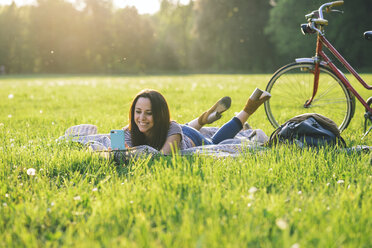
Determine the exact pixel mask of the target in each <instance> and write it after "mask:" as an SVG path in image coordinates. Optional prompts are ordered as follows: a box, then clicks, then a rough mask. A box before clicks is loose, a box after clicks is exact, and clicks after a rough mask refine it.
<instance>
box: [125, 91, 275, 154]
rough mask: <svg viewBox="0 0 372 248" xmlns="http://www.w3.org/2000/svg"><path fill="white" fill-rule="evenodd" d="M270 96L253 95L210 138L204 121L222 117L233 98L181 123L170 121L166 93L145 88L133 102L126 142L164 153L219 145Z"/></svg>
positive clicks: (223, 100)
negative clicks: (254, 98) (205, 132)
mask: <svg viewBox="0 0 372 248" xmlns="http://www.w3.org/2000/svg"><path fill="white" fill-rule="evenodd" d="M270 97H271V96H270V94H269V93H267V92H264V93H262V95H261V96H260V97H258V98H257V100H252V99H251V98H252V97H250V98H249V99H248V101H247V103H246V105H245V107H244V108H243V110H242V111H241V112H240V113H238V114H237V115H236V116H235V117H233V118H232V119H231V120H230V121H228V122H227V123H225V124H224V125H223V126H222V127H221V128H220V129H219V130H218V131H217V132H216V133H215V134H214V135H213V136H212V137H211V139H208V138H206V137H204V136H203V135H202V134H201V133H200V132H199V130H200V129H201V128H202V127H203V126H204V125H205V124H211V123H213V122H214V121H216V120H218V119H220V118H221V113H223V112H224V111H226V110H227V109H228V108H229V107H230V104H231V99H230V97H224V98H221V99H220V100H219V101H218V102H217V103H216V104H214V105H213V107H211V108H210V109H209V110H208V111H206V112H204V113H203V114H202V115H201V116H200V117H199V118H197V119H195V120H193V121H191V122H189V123H187V124H186V125H180V124H178V123H177V122H175V121H171V120H170V113H169V108H168V104H167V101H166V100H165V98H164V97H163V95H161V94H160V93H159V92H157V91H155V90H143V91H141V92H140V93H138V95H137V96H136V97H135V98H134V100H133V102H132V105H131V108H130V112H129V119H130V122H129V126H127V127H124V128H123V129H124V131H125V143H126V145H127V146H128V147H133V146H139V145H149V146H151V147H153V148H155V149H157V150H160V152H162V153H163V154H165V155H168V154H170V153H171V152H172V147H173V149H174V148H177V149H180V150H183V149H187V148H191V147H195V146H201V145H203V144H204V145H211V144H219V143H220V142H222V141H224V140H226V139H231V138H234V137H235V135H236V134H237V133H238V132H239V131H240V130H242V128H243V124H244V123H245V122H246V121H247V119H248V117H249V116H250V115H252V114H253V113H254V112H255V111H256V110H257V108H258V107H259V106H260V105H261V104H262V103H263V102H265V101H266V100H268V99H269V98H270Z"/></svg>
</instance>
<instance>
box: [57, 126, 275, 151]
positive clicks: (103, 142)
mask: <svg viewBox="0 0 372 248" xmlns="http://www.w3.org/2000/svg"><path fill="white" fill-rule="evenodd" d="M217 130H218V127H203V128H201V130H200V132H201V133H202V134H203V135H204V136H205V137H208V138H210V137H212V136H213V134H214V133H215V132H216V131H217ZM58 141H72V142H78V143H80V144H83V145H84V146H86V147H88V148H89V149H91V150H92V151H99V152H104V151H107V150H108V149H109V147H111V140H110V134H98V128H97V126H95V125H92V124H81V125H77V126H72V127H70V128H68V129H67V130H66V132H65V135H63V136H61V137H59V138H58ZM267 141H268V136H267V135H266V134H265V133H264V132H263V131H262V130H260V129H247V130H242V131H240V132H239V133H238V134H237V135H236V136H235V138H234V139H227V140H224V141H223V142H221V143H219V144H216V145H205V146H198V147H193V148H188V149H184V150H181V151H180V154H181V155H193V154H199V155H213V156H218V157H226V156H237V155H239V154H241V153H242V152H244V151H247V150H251V151H252V150H254V151H257V150H262V149H265V148H264V147H263V146H262V145H263V144H264V143H266V142H267ZM113 153H114V156H115V157H117V158H119V157H125V156H128V157H136V156H142V155H145V156H146V155H155V154H160V152H159V151H158V150H156V149H154V148H152V147H150V146H146V145H143V146H137V147H133V148H130V149H127V150H125V151H119V152H116V151H114V152H113Z"/></svg>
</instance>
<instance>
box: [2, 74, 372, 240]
mask: <svg viewBox="0 0 372 248" xmlns="http://www.w3.org/2000/svg"><path fill="white" fill-rule="evenodd" d="M269 77H270V75H249V76H247V75H193V76H151V77H149V76H146V77H103V76H95V77H94V76H91V77H87V76H85V77H82V76H67V77H47V76H44V77H3V78H1V79H0V89H1V90H0V140H1V142H0V246H1V247H55V246H63V247H65V246H68V247H112V246H115V247H197V246H198V247H333V246H336V247H369V246H370V244H371V242H372V240H371V235H370V230H371V228H372V222H371V220H372V216H371V211H370V209H371V208H372V205H371V204H372V201H371V197H372V196H371V192H372V188H371V185H372V184H371V165H370V162H369V161H368V160H369V159H370V154H368V153H357V152H352V151H345V150H334V149H321V150H319V151H315V150H311V149H309V150H298V149H296V148H295V147H285V146H283V147H275V148H270V149H266V150H264V151H260V152H257V151H246V152H245V153H242V154H241V155H240V156H239V157H237V158H223V159H216V158H212V157H203V156H194V157H180V156H170V157H163V158H157V159H154V160H151V159H149V158H143V159H139V160H136V161H132V162H131V163H130V164H128V165H126V166H124V165H119V164H115V163H112V162H111V161H109V160H107V159H104V158H102V157H100V156H99V154H95V153H91V152H90V151H88V150H86V149H84V148H82V147H80V146H77V145H74V144H70V143H65V142H62V143H58V142H56V139H57V138H58V137H59V136H61V135H63V134H64V131H65V130H66V129H67V128H68V127H70V126H72V125H77V124H81V123H91V124H95V125H97V127H98V132H99V133H108V132H109V131H110V129H116V128H120V127H122V126H124V125H126V124H127V114H128V111H129V107H130V101H131V99H132V98H133V96H134V95H135V94H136V93H137V92H138V91H139V90H141V89H143V88H154V89H157V90H160V91H161V92H162V93H164V95H165V97H166V98H167V100H168V103H169V106H170V108H171V113H172V118H173V119H176V120H177V121H179V122H180V123H184V122H186V121H189V120H191V119H193V118H195V116H197V114H198V113H202V112H203V111H205V109H207V108H209V107H210V106H211V104H213V103H214V102H215V101H216V100H217V99H219V98H220V97H222V96H224V95H230V96H231V97H232V99H233V102H232V106H231V109H230V110H229V111H228V112H226V113H225V114H224V116H223V117H222V119H221V120H219V121H218V122H216V123H215V125H216V126H221V125H222V124H223V123H224V122H225V121H227V120H229V119H230V117H231V116H232V115H233V113H234V112H237V111H239V110H240V109H241V107H242V105H244V103H245V102H246V100H247V97H248V96H249V95H250V93H251V92H252V91H253V90H254V88H255V87H260V88H264V87H265V85H266V82H267V81H268V79H269ZM363 77H364V78H366V79H367V80H368V81H372V75H363ZM358 90H359V91H360V92H361V93H362V95H363V97H367V96H368V94H369V92H368V91H363V90H361V89H360V87H358ZM363 111H364V110H363V107H362V106H361V105H358V106H357V108H356V114H355V116H354V119H353V120H352V122H351V125H350V126H349V127H348V129H347V130H346V131H345V132H343V134H342V136H343V137H344V138H345V140H346V141H347V143H348V146H349V147H351V146H355V145H359V144H365V145H368V144H369V145H370V144H371V141H372V136H371V134H370V135H369V136H368V137H367V138H366V139H364V140H362V141H361V140H360V137H361V133H362V126H361V125H362V121H363ZM249 123H250V124H251V125H252V126H253V127H256V128H261V129H263V130H264V131H265V132H266V133H267V134H269V133H270V132H271V131H273V128H272V127H271V126H270V124H269V122H268V121H267V119H266V118H265V116H264V112H263V109H262V108H261V109H259V110H258V111H257V112H256V113H255V114H254V115H253V116H252V117H250V119H249ZM31 168H32V169H35V170H34V171H33V170H29V169H31ZM28 171H29V173H28ZM33 173H34V174H33Z"/></svg>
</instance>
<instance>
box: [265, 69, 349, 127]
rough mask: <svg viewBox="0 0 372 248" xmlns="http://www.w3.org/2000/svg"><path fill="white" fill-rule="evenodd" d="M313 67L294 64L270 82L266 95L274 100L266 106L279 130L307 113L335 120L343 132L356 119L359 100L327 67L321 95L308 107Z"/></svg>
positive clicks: (279, 71)
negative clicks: (290, 120)
mask: <svg viewBox="0 0 372 248" xmlns="http://www.w3.org/2000/svg"><path fill="white" fill-rule="evenodd" d="M314 67H315V65H314V64H313V63H292V64H289V65H286V66H284V67H282V68H280V69H279V70H278V71H276V72H275V73H274V75H273V77H272V78H271V79H270V81H269V83H268V85H267V87H266V91H268V92H270V94H271V96H272V97H271V98H270V100H269V101H266V102H265V111H266V115H267V117H268V118H269V121H270V123H271V124H272V125H273V126H274V127H275V128H277V127H279V125H280V124H283V123H284V122H286V121H287V120H288V119H290V118H292V117H294V116H296V115H300V114H305V113H317V114H321V115H324V116H326V117H328V118H330V119H331V120H333V121H334V122H335V123H336V124H337V125H338V128H339V130H340V131H342V130H344V129H345V128H346V127H347V126H348V125H349V123H350V120H351V118H352V117H353V115H354V109H355V97H354V95H352V94H351V93H350V92H349V90H348V89H347V88H346V87H345V86H344V85H343V84H342V82H341V81H340V80H339V79H338V78H337V76H336V75H335V74H334V73H333V72H332V71H331V70H330V69H328V68H327V67H325V66H322V65H321V66H320V72H319V87H318V92H317V94H316V96H315V98H314V100H313V102H312V103H311V105H310V106H308V107H305V106H304V105H305V103H306V102H307V101H308V100H309V99H310V97H311V96H312V92H313V84H314V83H313V82H314V73H313V71H314Z"/></svg>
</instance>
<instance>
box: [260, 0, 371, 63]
mask: <svg viewBox="0 0 372 248" xmlns="http://www.w3.org/2000/svg"><path fill="white" fill-rule="evenodd" d="M325 2H327V1H324V0H311V1H300V2H299V1H296V0H279V1H277V4H276V6H275V8H273V9H272V10H271V12H270V21H269V24H268V25H267V27H266V33H267V34H268V35H269V37H270V38H271V40H272V41H273V44H275V46H276V51H277V52H278V53H279V54H280V55H282V59H283V60H284V61H287V62H290V61H291V60H293V59H294V58H296V57H310V56H313V55H314V54H315V41H316V36H315V35H306V36H304V35H302V33H301V31H300V24H301V23H306V20H305V15H306V14H308V13H310V12H311V11H313V10H316V9H318V8H319V7H320V6H321V5H322V4H323V3H325ZM335 9H338V10H343V11H344V13H343V14H340V13H325V14H324V17H325V19H327V20H328V22H329V24H328V26H327V27H326V28H325V32H326V35H327V38H328V40H329V41H331V43H333V45H334V46H335V47H336V49H337V50H339V52H340V53H341V54H342V55H343V56H344V57H345V58H347V60H348V61H349V62H350V63H351V64H352V65H353V66H356V67H362V68H371V64H370V59H369V58H370V57H371V55H372V49H371V43H370V42H367V41H365V40H363V39H362V38H361V37H362V34H363V33H364V32H365V31H367V30H370V29H371V28H372V26H371V23H370V22H369V19H370V18H369V16H370V13H371V10H372V2H371V1H367V0H355V1H354V0H353V1H345V3H344V5H343V6H340V7H335ZM351 44H352V45H351Z"/></svg>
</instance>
